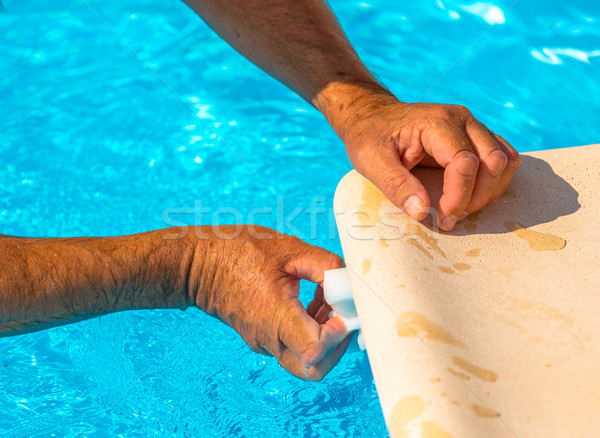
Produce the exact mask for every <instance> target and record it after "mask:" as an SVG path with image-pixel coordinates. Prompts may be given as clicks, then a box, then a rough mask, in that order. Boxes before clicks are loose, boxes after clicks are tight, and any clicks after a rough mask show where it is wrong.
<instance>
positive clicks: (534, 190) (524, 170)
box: [414, 155, 581, 236]
mask: <svg viewBox="0 0 600 438" xmlns="http://www.w3.org/2000/svg"><path fill="white" fill-rule="evenodd" d="M414 173H415V175H416V176H417V177H418V178H419V179H420V180H421V181H422V182H423V184H424V185H425V187H426V188H427V190H428V191H429V193H430V195H431V205H437V202H438V201H439V199H440V196H441V194H442V181H443V171H442V170H441V169H425V168H419V169H415V170H414ZM578 197H579V194H578V192H577V191H576V190H575V189H574V188H573V186H571V184H569V183H568V182H567V181H566V180H565V179H563V178H562V177H560V176H559V175H557V174H556V173H554V171H553V170H552V167H551V166H550V165H549V164H548V163H547V162H546V161H544V160H541V159H539V158H535V157H531V156H528V155H523V156H522V164H521V168H520V169H519V171H518V172H517V173H516V175H515V177H514V178H513V180H512V182H511V183H510V185H509V187H508V188H507V190H506V191H505V192H504V193H503V194H502V196H500V198H498V199H497V200H496V201H495V202H494V203H493V204H490V205H488V206H486V207H484V208H483V209H482V210H481V211H479V212H476V213H474V214H472V215H471V216H469V217H467V218H466V219H465V220H463V221H462V222H460V223H459V224H458V225H457V226H456V228H455V230H454V231H453V232H452V233H450V234H452V235H455V236H463V235H467V234H502V233H508V232H511V231H514V227H523V228H529V227H532V226H535V225H540V224H544V223H548V222H552V221H554V220H556V219H558V218H559V217H562V216H567V215H570V214H573V213H575V212H576V211H577V210H579V208H580V207H581V206H580V204H579V201H578ZM424 224H425V225H426V226H427V227H428V228H431V221H430V220H426V221H425V222H424Z"/></svg>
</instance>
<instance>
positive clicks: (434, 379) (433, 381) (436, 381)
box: [429, 377, 442, 383]
mask: <svg viewBox="0 0 600 438" xmlns="http://www.w3.org/2000/svg"><path fill="white" fill-rule="evenodd" d="M429 381H430V382H431V383H439V382H441V381H442V379H440V378H439V377H434V378H433V379H429Z"/></svg>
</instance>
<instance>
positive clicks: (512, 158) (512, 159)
mask: <svg viewBox="0 0 600 438" xmlns="http://www.w3.org/2000/svg"><path fill="white" fill-rule="evenodd" d="M506 167H508V168H509V169H511V170H515V171H517V170H519V168H520V167H521V156H520V155H519V153H518V152H512V151H511V153H509V154H508V163H506Z"/></svg>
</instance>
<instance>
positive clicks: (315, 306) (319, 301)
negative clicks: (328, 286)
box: [306, 284, 325, 319]
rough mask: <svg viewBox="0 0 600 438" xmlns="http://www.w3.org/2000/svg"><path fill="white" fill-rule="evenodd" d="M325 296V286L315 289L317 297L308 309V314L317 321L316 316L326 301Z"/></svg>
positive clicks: (318, 286)
mask: <svg viewBox="0 0 600 438" xmlns="http://www.w3.org/2000/svg"><path fill="white" fill-rule="evenodd" d="M324 295H325V294H324V292H323V286H321V285H320V284H318V285H317V287H316V289H315V297H314V298H313V300H312V301H311V302H310V303H309V305H308V306H307V307H306V312H307V313H308V314H309V315H310V316H311V318H313V319H315V315H316V314H317V312H318V311H319V309H320V308H321V307H322V306H323V303H324V301H325V298H324Z"/></svg>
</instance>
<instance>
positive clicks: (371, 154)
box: [355, 147, 430, 221]
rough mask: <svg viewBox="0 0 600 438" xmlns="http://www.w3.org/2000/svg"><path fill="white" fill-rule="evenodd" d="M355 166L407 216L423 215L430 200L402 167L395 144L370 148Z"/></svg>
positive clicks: (419, 184) (416, 216)
mask: <svg viewBox="0 0 600 438" xmlns="http://www.w3.org/2000/svg"><path fill="white" fill-rule="evenodd" d="M355 167H356V170H357V171H358V172H360V174H361V175H363V176H364V177H365V178H367V179H369V180H370V181H371V182H372V183H373V184H375V186H377V188H378V189H379V190H381V192H382V193H383V194H384V195H385V196H386V197H387V198H388V199H389V200H390V201H392V202H393V203H394V205H396V206H397V207H399V208H401V209H402V210H404V212H405V213H406V214H408V215H409V216H410V217H412V218H413V219H416V220H419V221H420V220H422V219H424V218H425V217H426V216H427V213H428V212H429V204H430V201H429V195H428V194H427V190H425V187H424V186H423V184H421V182H420V181H419V180H418V179H417V177H416V176H414V175H413V174H412V173H411V172H410V170H408V169H407V168H406V167H404V165H403V164H402V161H401V160H400V157H399V155H398V152H397V150H396V149H395V148H393V147H383V148H381V149H377V150H376V149H375V148H371V149H370V150H369V151H368V152H367V153H366V154H365V155H364V156H363V157H362V159H361V160H359V162H357V163H356V165H355Z"/></svg>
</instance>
